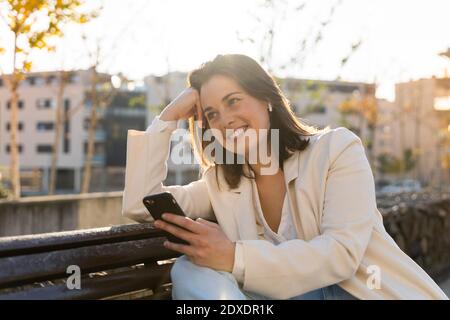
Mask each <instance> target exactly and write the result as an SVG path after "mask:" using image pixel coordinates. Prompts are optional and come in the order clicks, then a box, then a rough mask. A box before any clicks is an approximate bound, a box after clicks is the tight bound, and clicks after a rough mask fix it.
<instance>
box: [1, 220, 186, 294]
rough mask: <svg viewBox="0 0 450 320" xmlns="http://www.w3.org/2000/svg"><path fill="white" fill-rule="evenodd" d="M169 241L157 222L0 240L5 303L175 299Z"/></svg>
mask: <svg viewBox="0 0 450 320" xmlns="http://www.w3.org/2000/svg"><path fill="white" fill-rule="evenodd" d="M164 240H165V238H164V236H163V234H162V232H161V231H160V230H157V229H155V228H154V227H153V224H152V223H144V224H130V225H122V226H113V227H107V228H96V229H87V230H76V231H65V232H55V233H46V234H37V235H27V236H17V237H5V238H0V300H3V299H27V300H29V299H30V300H34V299H64V300H65V299H149V300H152V299H156V300H159V299H170V298H171V285H170V268H171V266H172V263H173V261H174V258H176V257H177V256H179V253H176V252H174V251H170V250H168V249H166V248H164V246H163V242H164ZM73 265H75V266H78V267H79V270H80V274H81V277H80V284H81V288H80V289H77V288H73V286H70V285H69V286H68V284H69V282H70V281H68V280H67V279H68V278H69V277H70V276H71V275H73V274H74V271H73V269H69V270H68V267H69V266H73ZM68 271H69V272H68ZM66 282H67V283H66ZM69 287H71V288H72V289H70V288H69Z"/></svg>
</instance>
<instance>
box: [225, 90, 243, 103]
mask: <svg viewBox="0 0 450 320" xmlns="http://www.w3.org/2000/svg"><path fill="white" fill-rule="evenodd" d="M235 93H242V92H239V91H235V92H231V93H229V94H227V95H226V96H225V97H223V98H222V101H225V100H227V99H228V97H229V96H231V95H232V94H235Z"/></svg>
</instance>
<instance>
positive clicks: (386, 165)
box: [378, 149, 416, 174]
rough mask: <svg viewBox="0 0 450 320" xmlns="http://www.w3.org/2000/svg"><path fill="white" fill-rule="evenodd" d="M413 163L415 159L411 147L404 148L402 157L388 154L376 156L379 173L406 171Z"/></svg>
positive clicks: (411, 167) (414, 163)
mask: <svg viewBox="0 0 450 320" xmlns="http://www.w3.org/2000/svg"><path fill="white" fill-rule="evenodd" d="M415 165H416V160H415V159H414V156H413V152H412V150H411V149H406V150H404V152H403V159H399V158H396V157H394V156H392V155H389V154H381V155H379V156H378V170H379V171H380V172H381V173H394V174H397V173H406V172H409V171H411V170H412V169H413V168H414V167H415Z"/></svg>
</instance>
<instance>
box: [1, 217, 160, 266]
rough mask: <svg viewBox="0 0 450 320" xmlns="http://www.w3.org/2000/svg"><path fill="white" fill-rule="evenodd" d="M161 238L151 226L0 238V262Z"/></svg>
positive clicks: (148, 224)
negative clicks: (89, 247) (41, 254)
mask: <svg viewBox="0 0 450 320" xmlns="http://www.w3.org/2000/svg"><path fill="white" fill-rule="evenodd" d="M162 236H164V233H163V231H161V230H158V229H155V228H154V227H153V223H142V224H130V225H122V226H112V227H106V228H95V229H87V230H74V231H64V232H54V233H44V234H36V235H26V236H15V237H2V238H0V258H1V257H11V256H18V255H23V254H33V253H39V252H46V251H55V250H63V249H71V248H77V247H82V246H91V245H97V244H103V243H113V242H121V241H130V240H138V239H147V238H155V237H162Z"/></svg>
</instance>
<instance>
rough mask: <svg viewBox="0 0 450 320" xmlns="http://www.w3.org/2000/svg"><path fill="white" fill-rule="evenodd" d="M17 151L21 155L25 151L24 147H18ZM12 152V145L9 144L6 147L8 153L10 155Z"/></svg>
mask: <svg viewBox="0 0 450 320" xmlns="http://www.w3.org/2000/svg"><path fill="white" fill-rule="evenodd" d="M17 150H18V151H19V153H22V151H23V146H22V145H21V144H18V145H17ZM10 152H11V145H9V144H7V145H6V153H10Z"/></svg>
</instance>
